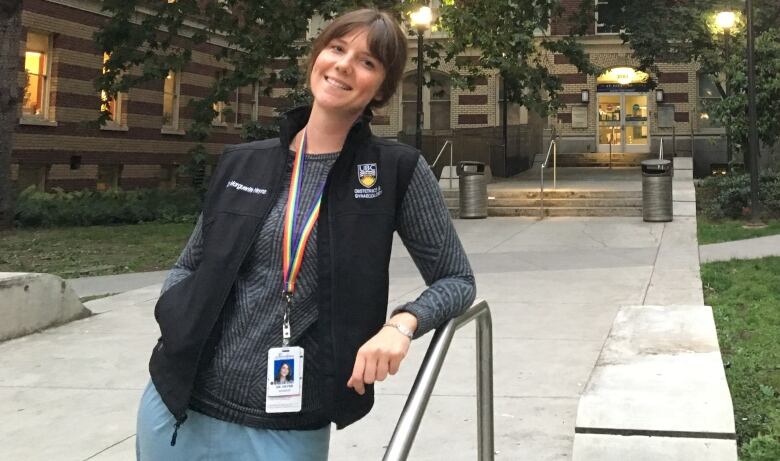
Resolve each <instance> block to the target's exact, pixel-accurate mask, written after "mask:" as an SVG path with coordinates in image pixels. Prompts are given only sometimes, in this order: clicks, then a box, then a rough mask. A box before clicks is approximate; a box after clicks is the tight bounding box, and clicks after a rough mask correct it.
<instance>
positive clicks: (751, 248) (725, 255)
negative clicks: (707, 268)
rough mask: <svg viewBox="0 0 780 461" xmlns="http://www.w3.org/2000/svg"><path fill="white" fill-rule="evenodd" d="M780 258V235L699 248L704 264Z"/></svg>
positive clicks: (700, 257) (713, 244)
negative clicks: (733, 260)
mask: <svg viewBox="0 0 780 461" xmlns="http://www.w3.org/2000/svg"><path fill="white" fill-rule="evenodd" d="M767 256H780V235H768V236H766V237H757V238H752V239H747V240H737V241H734V242H723V243H712V244H710V245H702V246H700V247H699V259H700V260H701V262H702V263H708V262H713V261H728V260H729V259H753V258H764V257H767Z"/></svg>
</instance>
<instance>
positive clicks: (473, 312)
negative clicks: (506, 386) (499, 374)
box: [382, 300, 495, 461]
mask: <svg viewBox="0 0 780 461" xmlns="http://www.w3.org/2000/svg"><path fill="white" fill-rule="evenodd" d="M472 320H475V321H476V323H477V325H476V330H477V415H478V421H477V431H478V432H477V440H478V450H479V452H478V459H479V461H493V460H494V453H495V451H494V437H493V333H492V320H491V318H490V307H488V304H487V302H485V301H484V300H482V301H478V302H476V303H475V304H474V305H472V306H471V307H470V308H469V309H468V310H467V311H466V312H464V313H463V314H462V315H461V316H460V317H457V318H454V319H452V320H450V321H449V322H447V323H445V324H444V325H443V326H441V327H439V328H437V329H436V332H435V333H434V335H433V339H431V343H430V346H428V350H427V351H426V352H425V358H423V362H422V365H420V371H418V372H417V377H416V378H415V380H414V384H413V385H412V390H411V392H410V393H409V398H408V399H406V404H405V405H404V409H403V410H402V411H401V416H400V417H399V418H398V424H396V426H395V430H394V431H393V436H392V437H391V438H390V443H388V444H387V450H386V451H385V455H384V457H383V458H382V459H383V461H405V460H406V459H407V457H408V456H409V452H410V451H411V449H412V443H414V438H415V436H416V435H417V430H418V429H419V428H420V422H421V421H422V417H423V415H424V413H425V408H426V406H427V405H428V401H429V400H430V397H431V394H432V393H433V386H434V385H435V384H436V379H437V378H438V376H439V372H440V371H441V367H442V365H443V364H444V359H445V357H446V355H447V350H448V349H449V347H450V343H451V342H452V337H453V336H454V335H455V331H456V330H458V329H459V328H461V327H462V326H464V325H466V324H468V323H469V322H471V321H472Z"/></svg>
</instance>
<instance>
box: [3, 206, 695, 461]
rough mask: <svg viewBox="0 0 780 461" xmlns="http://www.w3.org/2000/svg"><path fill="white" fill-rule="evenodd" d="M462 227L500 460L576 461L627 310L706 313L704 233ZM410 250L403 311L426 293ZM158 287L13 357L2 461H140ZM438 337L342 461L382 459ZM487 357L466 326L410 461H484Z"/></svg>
mask: <svg viewBox="0 0 780 461" xmlns="http://www.w3.org/2000/svg"><path fill="white" fill-rule="evenodd" d="M456 227H457V229H458V233H459V235H460V236H461V239H462V240H463V243H464V246H465V248H466V251H467V252H468V253H469V256H470V259H471V261H472V264H473V267H474V270H475V272H476V276H477V282H478V291H479V294H478V296H479V297H482V298H485V299H487V301H488V302H489V304H490V306H491V310H492V313H493V325H494V348H495V422H496V450H497V451H498V456H497V459H499V460H500V459H505V460H520V459H523V460H526V459H527V460H534V461H544V460H569V459H571V447H572V438H573V431H574V420H575V415H576V410H577V402H578V398H579V395H580V392H581V390H582V388H583V386H584V385H585V383H586V381H587V379H588V377H589V375H590V372H591V370H592V369H593V366H594V363H595V361H596V358H597V357H598V354H599V351H600V349H601V347H602V344H603V342H604V340H605V338H606V336H607V334H608V332H609V329H610V326H611V325H612V321H613V319H614V316H615V313H616V312H617V310H618V308H619V307H620V306H621V305H627V304H628V305H637V304H663V303H666V302H670V301H675V302H679V303H688V304H701V303H702V301H701V285H700V282H698V264H696V261H695V259H697V258H695V251H696V244H695V220H694V218H689V217H679V218H675V221H674V222H672V223H666V224H663V223H644V222H642V220H641V219H639V218H558V219H548V220H544V221H537V220H534V219H523V218H491V219H488V220H475V221H469V220H458V221H456ZM691 235H693V237H691ZM670 245H671V246H670ZM396 246H397V248H396V251H395V252H394V257H393V259H392V262H391V277H392V278H391V296H390V297H391V302H390V305H391V306H395V305H397V304H399V303H402V302H404V301H407V300H411V299H413V298H414V297H416V295H417V293H419V291H420V290H421V289H422V288H423V281H422V280H421V278H420V276H419V275H418V274H417V271H416V269H415V267H414V264H413V263H412V261H411V259H410V258H409V257H408V255H407V254H406V252H405V250H404V249H403V247H402V246H401V245H400V244H399V242H396ZM680 248H682V249H683V251H681V250H680ZM689 253H690V254H689ZM691 256H693V259H691ZM680 258H683V259H680ZM661 268H663V269H661ZM160 276H161V274H158V275H157V277H160ZM697 283H698V286H697ZM87 285H88V284H87ZM112 289H114V288H112ZM159 289H160V285H159V283H158V284H156V285H152V286H149V287H146V288H142V289H137V290H133V291H129V292H126V293H123V294H120V295H117V296H112V297H108V298H103V299H99V300H96V301H92V302H90V303H88V304H87V305H88V307H89V308H90V309H91V310H93V312H95V313H96V315H93V316H92V317H90V318H87V319H84V320H81V321H77V322H73V323H70V324H68V325H64V326H62V327H59V328H54V329H50V330H47V331H44V332H42V333H39V334H34V335H30V336H27V337H24V338H21V339H17V340H12V341H8V342H5V343H2V344H0V414H2V415H4V417H3V418H1V419H0V459H3V460H5V459H9V460H21V459H24V460H47V461H48V460H53V459H56V460H63V461H67V460H87V459H89V460H132V459H134V458H133V456H134V454H133V450H134V437H135V436H134V434H135V411H136V408H137V402H138V398H139V396H140V393H141V390H142V388H143V386H144V385H145V383H146V381H147V379H148V375H147V372H146V366H147V360H148V356H149V352H150V350H151V348H152V346H153V345H154V343H155V340H156V337H157V335H158V330H157V326H156V324H155V322H154V318H153V313H152V311H153V306H154V303H155V301H156V299H157V296H158V294H159ZM429 336H430V335H428V337H429ZM428 337H426V338H422V339H421V340H418V341H415V344H414V345H413V348H412V351H411V353H410V356H409V357H408V358H407V360H406V361H405V362H404V366H403V367H402V369H401V372H400V373H399V374H398V375H396V376H395V377H393V379H391V380H388V381H387V382H385V383H382V384H380V385H378V386H377V394H378V397H377V403H376V405H375V408H374V411H373V412H372V413H371V414H370V415H369V416H368V417H366V418H365V419H364V420H363V421H361V422H360V423H358V424H355V425H353V426H351V427H349V428H347V429H346V430H343V431H338V432H335V431H334V433H333V435H332V444H331V445H332V448H331V459H333V460H338V461H340V460H375V459H381V456H382V454H383V446H385V445H386V443H387V441H388V440H389V437H390V435H391V433H392V430H393V427H394V425H395V422H396V420H397V418H398V415H399V414H400V411H401V409H402V407H403V404H404V401H405V398H406V395H407V393H408V391H409V389H410V387H411V383H412V381H413V379H414V376H415V374H416V371H417V369H418V367H419V364H420V362H421V361H422V357H423V355H424V352H425V348H426V346H427V341H428ZM474 356H475V346H474V330H473V327H465V328H464V329H462V330H460V331H459V332H458V334H457V335H456V337H455V340H454V341H453V343H452V346H451V349H450V353H449V358H448V360H447V362H446V363H445V366H444V369H443V371H442V374H441V376H440V380H439V383H438V385H437V386H436V388H435V393H434V396H433V397H432V399H431V401H430V405H429V408H428V411H427V414H426V417H425V418H424V419H423V422H422V426H421V428H420V433H419V435H418V438H417V441H416V443H415V445H414V448H413V450H412V457H411V459H415V460H437V461H438V460H441V456H442V455H441V450H442V449H443V448H444V447H446V449H447V453H448V455H447V458H448V460H451V461H457V460H473V459H474V458H475V453H476V437H475V434H476V420H475V416H476V403H475V357H474ZM184 427H186V425H185V426H184Z"/></svg>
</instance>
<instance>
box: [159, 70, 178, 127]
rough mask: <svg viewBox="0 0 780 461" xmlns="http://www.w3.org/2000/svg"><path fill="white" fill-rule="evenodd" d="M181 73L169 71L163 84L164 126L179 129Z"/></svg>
mask: <svg viewBox="0 0 780 461" xmlns="http://www.w3.org/2000/svg"><path fill="white" fill-rule="evenodd" d="M179 91H180V85H179V73H178V72H174V71H172V70H170V71H168V76H167V77H165V84H164V85H163V123H162V124H163V128H168V129H172V130H178V129H179Z"/></svg>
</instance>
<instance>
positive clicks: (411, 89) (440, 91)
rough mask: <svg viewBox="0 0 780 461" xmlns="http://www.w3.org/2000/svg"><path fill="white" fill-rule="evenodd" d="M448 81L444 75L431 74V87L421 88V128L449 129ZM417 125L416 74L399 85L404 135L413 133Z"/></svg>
mask: <svg viewBox="0 0 780 461" xmlns="http://www.w3.org/2000/svg"><path fill="white" fill-rule="evenodd" d="M450 97H451V92H450V81H449V79H448V78H447V76H446V75H443V74H433V75H432V76H431V86H430V87H428V86H423V94H422V111H423V128H424V129H426V130H449V129H450V126H451V125H450V106H451V103H450ZM416 123H417V74H416V73H414V74H410V75H407V76H406V77H405V78H404V79H403V82H402V85H401V127H402V130H403V131H404V132H405V133H414V132H415V130H416Z"/></svg>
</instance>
